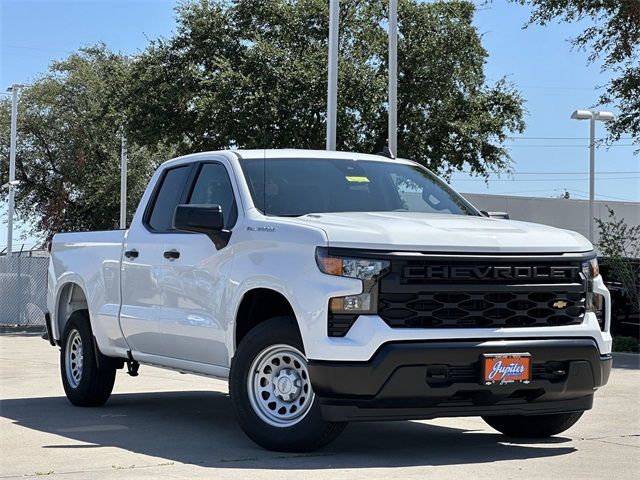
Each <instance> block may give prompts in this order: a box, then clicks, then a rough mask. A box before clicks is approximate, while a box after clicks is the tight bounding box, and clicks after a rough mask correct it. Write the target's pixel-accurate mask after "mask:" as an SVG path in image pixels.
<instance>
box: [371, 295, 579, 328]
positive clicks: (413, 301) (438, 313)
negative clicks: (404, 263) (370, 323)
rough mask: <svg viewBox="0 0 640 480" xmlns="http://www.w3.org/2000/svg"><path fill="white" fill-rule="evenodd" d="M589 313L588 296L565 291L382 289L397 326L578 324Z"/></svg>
mask: <svg viewBox="0 0 640 480" xmlns="http://www.w3.org/2000/svg"><path fill="white" fill-rule="evenodd" d="M584 313H585V300H584V295H583V294H582V293H579V292H577V293H576V292H574V293H569V292H562V291H542V292H514V291H509V292H506V291H501V292H423V293H417V294H415V293H381V294H380V297H379V301H378V314H379V315H380V317H381V318H382V319H383V320H384V321H385V322H386V323H387V324H388V325H389V326H390V327H394V328H401V327H406V328H456V327H458V328H473V327H485V328H491V327H498V328H508V327H546V326H554V325H577V324H580V323H582V320H583V318H584Z"/></svg>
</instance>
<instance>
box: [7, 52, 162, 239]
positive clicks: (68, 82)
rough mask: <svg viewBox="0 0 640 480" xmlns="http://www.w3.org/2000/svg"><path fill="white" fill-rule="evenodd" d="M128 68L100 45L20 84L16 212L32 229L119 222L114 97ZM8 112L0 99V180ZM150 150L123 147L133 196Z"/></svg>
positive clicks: (149, 166)
mask: <svg viewBox="0 0 640 480" xmlns="http://www.w3.org/2000/svg"><path fill="white" fill-rule="evenodd" d="M127 68H128V60H127V59H126V58H124V57H122V56H120V55H116V54H114V53H111V52H109V51H108V50H107V49H106V48H105V47H104V46H103V45H98V46H96V47H92V48H87V49H83V50H80V51H79V52H77V53H74V54H72V55H71V56H69V57H68V58H67V59H66V60H63V61H60V62H55V63H53V64H52V66H51V68H50V71H49V72H48V73H47V74H46V75H44V76H42V77H41V78H39V79H37V80H36V81H35V82H34V83H33V84H32V86H29V87H27V88H25V89H24V90H23V91H22V94H21V97H20V103H19V122H18V145H17V155H16V174H17V178H18V180H20V181H21V182H22V183H21V186H20V188H19V189H18V190H17V194H16V212H17V214H18V215H19V217H20V218H22V219H23V220H27V221H29V222H30V223H31V224H32V225H33V231H34V233H39V234H43V235H44V236H48V235H50V234H52V233H55V232H58V231H69V230H93V229H105V228H117V226H118V218H119V202H120V159H119V153H120V129H121V127H122V126H123V122H124V116H123V114H122V111H121V109H120V105H119V102H120V101H121V98H122V96H123V92H124V88H125V74H126V71H127ZM10 111H11V105H10V102H9V101H7V100H5V101H3V102H2V103H0V119H1V120H0V121H1V123H0V137H1V140H2V143H1V146H0V158H1V159H2V164H3V167H4V168H2V171H1V174H0V182H1V183H4V182H6V181H7V177H8V168H7V167H6V166H8V160H9V148H8V145H9V134H10ZM154 153H157V152H156V151H154V150H152V149H150V148H149V147H148V146H147V147H144V148H141V147H138V146H136V145H131V146H130V148H129V185H128V186H129V191H128V198H129V200H130V201H131V202H135V201H137V199H138V198H139V197H140V196H141V194H142V191H143V189H144V187H145V184H146V181H147V179H148V177H149V175H150V174H151V172H152V171H153V168H154V167H155V164H156V162H153V161H151V159H152V158H157V157H154V156H153V154H154ZM164 158H166V157H164ZM160 159H163V157H160ZM130 213H132V212H130Z"/></svg>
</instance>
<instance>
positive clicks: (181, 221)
mask: <svg viewBox="0 0 640 480" xmlns="http://www.w3.org/2000/svg"><path fill="white" fill-rule="evenodd" d="M172 225H173V228H174V229H175V230H183V231H186V232H196V233H204V234H206V235H208V236H209V238H210V239H211V240H212V241H213V243H214V244H215V246H216V248H217V249H218V250H219V249H221V248H224V247H225V246H226V245H227V243H229V238H230V237H231V232H229V231H228V230H224V217H223V214H222V207H221V206H220V205H207V204H204V205H202V204H193V205H178V206H177V207H176V209H175V211H174V213H173V223H172Z"/></svg>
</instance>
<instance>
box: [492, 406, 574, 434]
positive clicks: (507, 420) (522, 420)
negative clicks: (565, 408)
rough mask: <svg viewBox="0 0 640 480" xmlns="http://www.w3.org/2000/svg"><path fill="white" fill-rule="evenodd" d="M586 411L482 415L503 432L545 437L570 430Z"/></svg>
mask: <svg viewBox="0 0 640 480" xmlns="http://www.w3.org/2000/svg"><path fill="white" fill-rule="evenodd" d="M583 413H584V412H573V413H555V414H552V415H532V416H523V415H511V416H501V417H482V419H483V420H484V421H485V422H487V423H488V424H489V426H491V427H493V428H495V429H496V430H498V431H499V432H501V433H504V434H505V435H508V436H510V437H517V438H545V437H550V436H552V435H557V434H559V433H562V432H564V431H566V430H569V429H570V428H571V427H572V426H573V425H574V424H575V423H576V422H577V421H578V420H579V419H580V417H581V416H582V414H583Z"/></svg>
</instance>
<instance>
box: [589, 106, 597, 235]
mask: <svg viewBox="0 0 640 480" xmlns="http://www.w3.org/2000/svg"><path fill="white" fill-rule="evenodd" d="M592 113H594V112H592ZM595 187H596V116H595V115H594V114H592V115H591V118H590V119H589V241H590V242H591V243H593V242H594V239H595V238H596V226H595V220H594V219H595V216H596V211H595V208H596V202H595V196H596V194H595V189H596V188H595Z"/></svg>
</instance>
